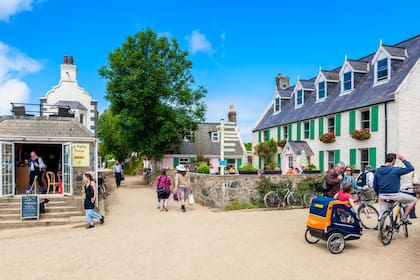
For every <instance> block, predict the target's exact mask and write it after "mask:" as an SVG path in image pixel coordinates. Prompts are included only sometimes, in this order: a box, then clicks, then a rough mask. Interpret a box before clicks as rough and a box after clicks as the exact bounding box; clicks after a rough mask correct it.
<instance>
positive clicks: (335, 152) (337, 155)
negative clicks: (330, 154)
mask: <svg viewBox="0 0 420 280" xmlns="http://www.w3.org/2000/svg"><path fill="white" fill-rule="evenodd" d="M339 161H340V150H334V164H337V162H339Z"/></svg>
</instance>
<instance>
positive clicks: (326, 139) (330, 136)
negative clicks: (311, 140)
mask: <svg viewBox="0 0 420 280" xmlns="http://www.w3.org/2000/svg"><path fill="white" fill-rule="evenodd" d="M319 141H321V142H322V143H325V144H329V143H334V142H335V135H334V132H328V133H324V134H322V135H321V136H319Z"/></svg>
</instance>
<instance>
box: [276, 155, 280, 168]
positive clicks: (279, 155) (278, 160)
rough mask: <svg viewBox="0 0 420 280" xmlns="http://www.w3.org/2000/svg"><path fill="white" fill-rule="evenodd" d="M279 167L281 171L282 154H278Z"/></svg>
mask: <svg viewBox="0 0 420 280" xmlns="http://www.w3.org/2000/svg"><path fill="white" fill-rule="evenodd" d="M277 166H278V167H279V168H280V169H281V154H277Z"/></svg>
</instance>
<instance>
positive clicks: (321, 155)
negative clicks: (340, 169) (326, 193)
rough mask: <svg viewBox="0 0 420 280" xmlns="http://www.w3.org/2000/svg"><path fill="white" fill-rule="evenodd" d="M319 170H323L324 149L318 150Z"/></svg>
mask: <svg viewBox="0 0 420 280" xmlns="http://www.w3.org/2000/svg"><path fill="white" fill-rule="evenodd" d="M319 171H321V172H324V151H319Z"/></svg>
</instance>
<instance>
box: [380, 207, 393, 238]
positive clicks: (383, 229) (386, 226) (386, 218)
mask: <svg viewBox="0 0 420 280" xmlns="http://www.w3.org/2000/svg"><path fill="white" fill-rule="evenodd" d="M391 215H392V212H389V211H385V212H384V213H383V214H382V217H381V219H380V221H379V239H380V240H381V242H382V244H384V245H388V244H389V243H391V241H392V234H393V233H394V228H393V226H392V217H391Z"/></svg>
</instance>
